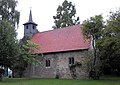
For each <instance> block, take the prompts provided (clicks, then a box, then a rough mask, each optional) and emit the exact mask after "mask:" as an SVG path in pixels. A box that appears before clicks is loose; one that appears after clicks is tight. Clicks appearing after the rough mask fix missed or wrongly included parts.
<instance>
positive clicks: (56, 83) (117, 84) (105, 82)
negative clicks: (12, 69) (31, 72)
mask: <svg viewBox="0 0 120 85" xmlns="http://www.w3.org/2000/svg"><path fill="white" fill-rule="evenodd" d="M0 85H120V77H109V78H105V79H101V80H62V79H4V80H3V81H2V82H0Z"/></svg>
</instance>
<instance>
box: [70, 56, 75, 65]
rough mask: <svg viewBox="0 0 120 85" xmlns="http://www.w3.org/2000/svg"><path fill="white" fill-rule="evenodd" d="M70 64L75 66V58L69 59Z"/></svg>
mask: <svg viewBox="0 0 120 85" xmlns="http://www.w3.org/2000/svg"><path fill="white" fill-rule="evenodd" d="M69 64H70V65H73V64H74V58H73V57H70V58H69Z"/></svg>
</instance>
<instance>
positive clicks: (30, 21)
mask: <svg viewBox="0 0 120 85" xmlns="http://www.w3.org/2000/svg"><path fill="white" fill-rule="evenodd" d="M26 24H34V25H36V26H37V24H36V23H35V22H33V19H32V11H31V10H30V14H29V20H28V22H26V23H24V24H23V25H26Z"/></svg>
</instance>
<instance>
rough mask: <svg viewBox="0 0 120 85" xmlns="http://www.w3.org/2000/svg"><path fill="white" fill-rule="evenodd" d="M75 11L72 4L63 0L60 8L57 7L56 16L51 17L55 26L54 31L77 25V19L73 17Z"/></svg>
mask: <svg viewBox="0 0 120 85" xmlns="http://www.w3.org/2000/svg"><path fill="white" fill-rule="evenodd" d="M75 14H76V9H75V5H73V4H72V2H68V1H67V0H65V1H64V2H63V3H62V6H60V5H59V6H58V8H57V14H56V16H53V19H54V23H55V26H53V28H54V29H57V28H62V27H67V26H72V25H76V24H79V23H80V21H79V17H77V18H76V17H75Z"/></svg>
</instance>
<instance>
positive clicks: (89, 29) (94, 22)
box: [82, 15, 104, 70]
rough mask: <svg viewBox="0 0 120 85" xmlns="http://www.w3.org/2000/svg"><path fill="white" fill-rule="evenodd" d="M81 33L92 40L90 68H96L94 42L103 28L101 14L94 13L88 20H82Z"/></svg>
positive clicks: (99, 36)
mask: <svg viewBox="0 0 120 85" xmlns="http://www.w3.org/2000/svg"><path fill="white" fill-rule="evenodd" d="M82 26H83V34H84V35H85V37H87V38H91V40H92V47H93V51H94V59H93V65H92V69H91V70H96V59H97V48H96V42H97V40H98V39H100V38H101V35H102V29H103V28H104V21H103V17H102V15H96V16H94V17H91V18H90V19H88V20H85V21H83V23H82Z"/></svg>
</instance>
